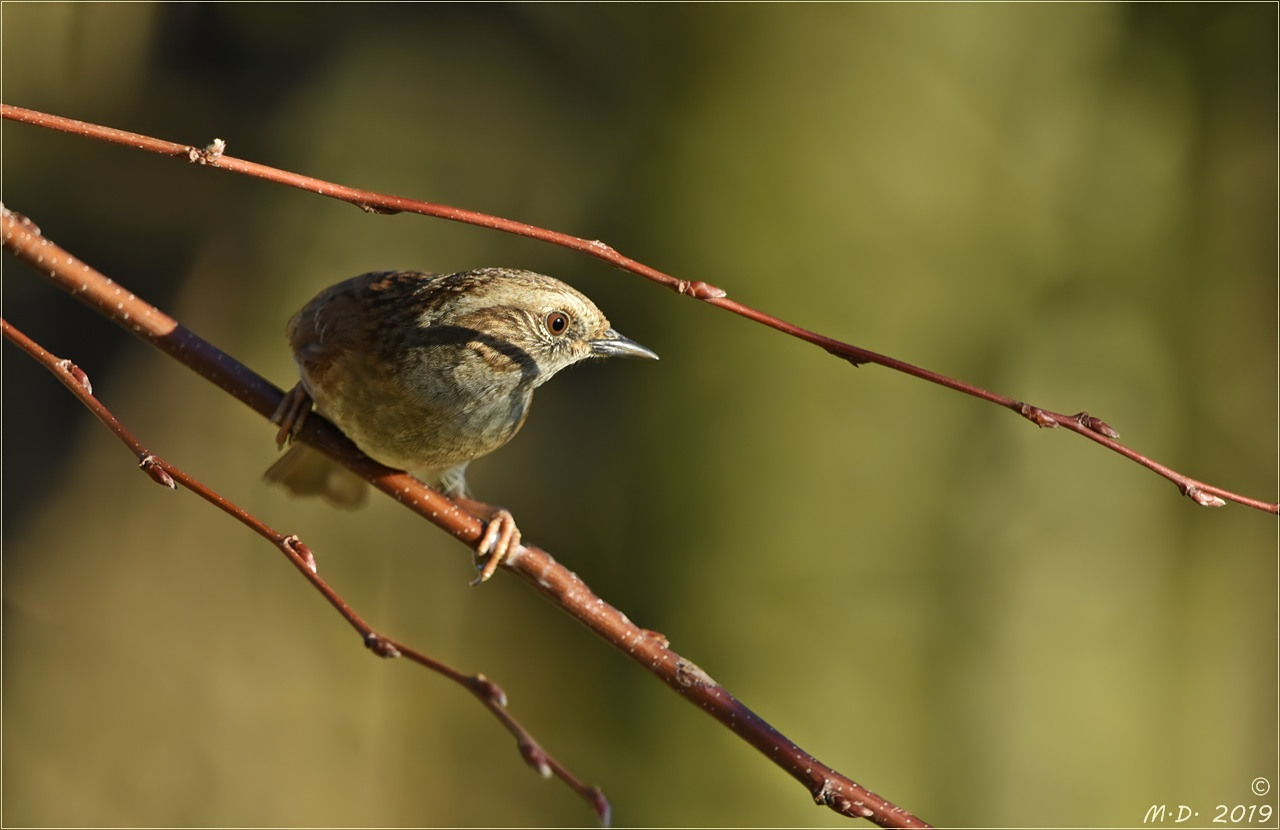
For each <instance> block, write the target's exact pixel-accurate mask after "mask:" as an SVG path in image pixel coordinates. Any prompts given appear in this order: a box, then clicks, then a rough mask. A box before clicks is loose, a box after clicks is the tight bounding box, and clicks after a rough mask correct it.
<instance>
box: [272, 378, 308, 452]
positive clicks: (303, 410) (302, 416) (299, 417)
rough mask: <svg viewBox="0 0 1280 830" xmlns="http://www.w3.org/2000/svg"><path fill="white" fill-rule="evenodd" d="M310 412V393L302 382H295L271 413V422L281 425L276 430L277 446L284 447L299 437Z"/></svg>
mask: <svg viewBox="0 0 1280 830" xmlns="http://www.w3.org/2000/svg"><path fill="white" fill-rule="evenodd" d="M310 412H311V395H310V393H308V392H307V390H306V387H304V386H303V385H302V383H301V382H299V383H296V384H294V387H293V388H292V389H290V390H289V391H288V392H286V393H285V396H284V397H283V398H281V399H280V403H279V404H278V405H277V406H276V411H275V412H273V413H271V423H273V424H279V425H280V429H279V430H278V431H277V432H276V447H283V446H284V445H285V444H287V443H289V442H290V441H292V440H293V439H294V438H297V437H298V433H299V432H301V431H302V425H303V424H305V423H306V422H307V415H308V414H310Z"/></svg>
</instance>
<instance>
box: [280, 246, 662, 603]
mask: <svg viewBox="0 0 1280 830" xmlns="http://www.w3.org/2000/svg"><path fill="white" fill-rule="evenodd" d="M288 337H289V345H290V346H291V347H292V348H293V353H294V359H295V360H296V361H297V364H298V369H299V372H300V374H301V376H302V379H301V380H300V381H299V383H298V384H297V385H296V386H295V387H294V388H293V390H292V391H290V392H289V394H288V395H286V396H285V399H284V400H283V401H282V402H281V404H280V407H279V408H278V409H277V410H276V414H275V415H274V416H273V418H272V420H273V421H274V422H275V423H278V424H279V425H280V432H279V434H278V436H277V440H278V442H279V443H280V444H281V445H283V444H284V443H285V442H286V441H287V440H289V439H290V438H292V437H293V436H295V435H297V433H298V430H299V429H300V428H301V426H302V423H303V421H304V420H305V418H306V415H307V412H308V411H310V409H311V405H312V403H313V402H314V405H315V408H316V410H317V411H318V412H319V413H320V414H321V415H324V416H325V417H326V418H328V419H329V420H330V421H332V422H333V423H334V424H335V425H336V426H337V427H338V428H339V429H340V430H342V432H343V433H344V434H346V436H347V437H348V438H350V439H351V440H352V441H353V442H354V443H355V445H356V446H357V447H359V448H360V449H361V450H362V451H363V452H364V453H365V454H366V455H368V456H369V457H370V458H373V459H374V460H375V461H379V462H381V463H383V464H385V465H387V466H388V467H394V468H396V469H400V470H408V471H410V472H413V473H414V474H415V475H417V476H419V477H420V478H422V479H423V480H424V481H425V482H426V483H428V484H430V485H432V486H435V487H438V488H440V489H441V490H442V491H443V492H444V493H445V494H446V495H449V496H451V497H453V498H454V499H455V500H456V501H458V502H459V503H460V504H462V505H463V506H464V507H466V508H467V509H468V510H471V511H472V512H474V513H476V514H477V515H479V516H481V517H482V518H486V519H488V522H489V523H488V527H487V528H486V529H485V536H484V538H483V539H482V540H481V544H480V545H479V548H478V550H479V553H480V555H481V556H487V561H486V562H485V565H484V569H483V571H482V572H481V574H480V577H479V578H478V579H477V582H482V581H484V580H486V579H488V578H489V576H491V575H492V574H493V572H494V570H495V569H496V568H497V567H498V565H499V564H500V563H501V561H502V559H503V558H504V557H505V556H506V554H507V552H508V551H510V550H513V549H514V548H515V547H516V546H517V545H518V544H519V541H520V531H519V530H518V529H517V528H516V525H515V521H514V519H512V517H511V514H510V513H508V512H507V511H506V510H503V509H501V508H497V507H493V506H491V505H487V504H484V503H483V502H477V501H474V500H472V499H470V498H468V497H467V487H466V478H465V474H466V468H467V464H468V463H469V462H471V461H472V460H473V459H476V458H479V457H480V456H482V455H486V454H488V453H490V452H493V451H494V450H496V449H497V448H498V447H501V446H502V445H503V444H505V443H507V442H508V441H510V440H511V438H512V436H514V435H515V434H516V432H517V431H519V429H520V427H521V425H522V424H524V419H525V417H526V416H527V415H528V414H529V404H530V402H531V401H532V399H533V390H534V389H536V388H538V387H539V386H541V385H542V384H543V383H545V382H547V381H548V380H550V379H551V377H552V376H553V375H555V373H556V372H559V371H560V370H561V369H564V368H566V367H568V366H571V365H573V364H574V363H577V362H578V361H580V360H585V359H587V358H589V357H643V358H651V359H655V360H656V359H657V357H658V356H657V355H656V354H654V353H653V352H652V351H650V350H649V349H646V348H645V347H644V346H641V345H640V344H639V343H636V342H634V341H632V340H629V339H627V338H626V337H623V336H622V335H621V334H618V332H616V331H614V330H613V329H612V328H610V327H609V321H608V320H607V319H605V316H604V314H602V313H601V312H600V310H599V309H598V308H596V306H595V304H594V303H592V302H591V300H589V299H587V298H586V297H584V296H583V295H582V294H580V293H579V292H577V291H575V290H574V289H573V288H570V287H569V286H568V285H565V284H564V283H562V282H560V281H559V280H556V279H552V278H551V277H546V276H543V275H542V274H535V273H533V272H532V271H519V270H514V269H509V268H484V269H480V270H476V271H462V272H460V273H456V274H426V273H421V272H418V271H384V272H376V273H371V274H363V275H361V276H358V277H353V278H352V279H349V280H345V281H343V282H340V283H338V284H337V285H333V286H330V287H329V288H326V289H325V290H324V291H321V292H320V293H319V294H318V295H316V297H315V298H314V299H312V300H311V302H309V303H307V304H306V305H305V306H303V308H302V310H301V311H299V312H298V313H297V314H295V315H294V316H293V319H292V320H290V321H289V326H288ZM266 478H267V480H268V481H271V482H275V483H278V484H281V485H283V486H284V487H285V488H286V489H287V490H288V491H289V492H290V493H292V494H294V495H320V496H323V497H325V498H326V500H328V501H330V502H331V503H333V504H337V505H340V506H344V507H355V506H357V505H359V504H360V503H361V502H362V501H363V500H364V495H365V490H366V487H365V482H364V481H363V480H362V479H360V478H359V477H357V476H356V475H355V474H354V473H352V472H350V471H349V470H347V469H345V468H344V467H341V466H340V465H338V464H337V463H335V462H333V461H331V460H330V459H329V458H327V457H325V456H323V455H321V454H320V453H318V452H316V451H314V450H311V449H309V448H307V447H305V446H303V445H297V446H294V447H293V448H291V449H290V450H289V451H288V452H287V453H285V455H284V456H283V457H281V458H280V460H279V461H277V462H276V463H275V464H273V465H272V466H271V468H270V469H269V470H267V474H266Z"/></svg>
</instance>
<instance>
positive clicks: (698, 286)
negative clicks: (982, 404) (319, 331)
mask: <svg viewBox="0 0 1280 830" xmlns="http://www.w3.org/2000/svg"><path fill="white" fill-rule="evenodd" d="M0 115H3V117H4V118H7V119H10V120H14V121H21V122H24V123H27V124H33V125H36V126H40V127H44V128H46V129H52V130H60V131H62V132H67V133H72V134H75V135H81V136H85V137H88V138H96V139H99V140H101V141H108V142H112V143H115V144H123V145H126V146H129V147H134V148H136V149H139V150H146V151H148V152H152V153H157V154H160V155H164V156H172V157H175V158H185V159H187V160H188V161H190V162H192V163H195V164H201V165H206V166H210V167H217V168H219V169H222V170H228V171H230V172H233V173H240V174H243V175H246V176H252V177H254V178H258V179H265V180H266V181H270V182H275V183H277V184H283V185H288V186H289V187H296V188H298V189H300V190H307V191H310V192H312V193H318V194H319V195H321V196H328V197H330V198H334V199H340V200H342V201H345V202H350V203H351V204H353V205H356V206H357V207H359V208H360V209H361V210H365V211H368V212H371V213H402V212H403V213H418V214H422V215H423V216H434V217H438V218H441V219H449V220H452V221H454V222H463V223H466V224H469V225H479V226H481V227H485V228H492V229H493V230H498V231H502V232H504V233H511V234H516V235H518V236H526V237H529V238H531V239H538V240H541V241H543V242H550V243H551V244H553V245H559V246H561V247H564V248H569V249H571V250H575V251H579V252H581V253H584V254H587V255H589V256H593V257H595V258H596V259H600V260H603V261H604V262H607V263H609V264H610V265H613V266H615V267H617V268H621V269H622V270H624V271H630V272H631V273H633V274H637V275H639V276H642V277H644V278H646V279H649V280H652V281H653V282H656V283H658V284H660V285H664V286H666V287H667V288H670V289H672V290H674V291H676V292H677V293H680V294H686V295H688V296H690V297H693V298H694V299H697V300H702V301H703V302H706V303H709V304H711V305H714V306H718V307H720V308H723V309H725V310H726V311H730V312H733V313H734V314H737V315H740V316H742V317H746V318H747V319H749V320H753V321H755V322H757V323H760V324H761V325H765V326H768V327H770V328H773V329H776V330H778V331H780V332H783V333H784V334H788V335H790V336H792V337H795V338H798V339H800V340H804V341H805V342H808V343H812V344H813V345H815V346H818V347H820V348H822V349H823V350H825V351H827V352H829V353H831V354H832V355H835V356H836V357H839V358H841V359H843V360H846V361H848V362H849V363H851V364H853V365H854V366H858V365H860V364H864V363H877V364H879V365H881V366H884V367H886V368H889V369H893V370H894V371H897V372H903V373H905V374H908V375H911V376H913V377H917V378H920V379H921V380H927V381H929V382H930V383H936V384H938V385H939V386H944V387H946V388H948V389H952V390H954V391H956V392H962V393H964V394H966V395H970V396H972V397H975V398H980V399H982V400H984V401H987V402H989V403H993V404H996V405H998V406H1002V407H1004V408H1006V409H1009V410H1011V411H1013V412H1016V413H1018V414H1019V415H1021V416H1022V417H1024V418H1026V419H1027V420H1029V421H1031V422H1032V423H1033V424H1036V425H1037V426H1039V427H1043V428H1057V427H1063V428H1065V429H1068V430H1070V431H1071V432H1074V433H1076V434H1077V435H1081V436H1083V437H1085V438H1088V439H1089V440H1090V441H1094V442H1095V443H1098V444H1101V445H1102V446H1104V447H1106V448H1107V449H1110V450H1112V451H1114V452H1117V453H1119V454H1120V455H1122V456H1124V457H1125V458H1128V459H1129V460H1130V461H1133V462H1135V463H1137V464H1140V465H1142V466H1143V467H1146V468H1147V469H1149V470H1151V471H1152V472H1154V473H1156V474H1158V475H1160V476H1163V477H1164V478H1166V479H1168V480H1169V481H1171V482H1173V483H1174V484H1175V485H1177V487H1178V489H1179V491H1180V492H1181V493H1182V494H1183V495H1185V496H1187V497H1189V498H1190V499H1191V500H1193V501H1194V502H1196V503H1197V504H1200V505H1203V506H1205V507H1222V506H1224V505H1225V504H1226V502H1228V501H1233V502H1236V503H1238V504H1243V505H1245V506H1247V507H1254V508H1257V509H1258V510H1264V511H1266V512H1268V513H1272V514H1280V503H1277V502H1268V501H1265V500H1263V499H1258V498H1254V497H1252V496H1245V495H1242V494H1240V493H1235V492H1232V491H1230V490H1227V489H1224V488H1222V487H1218V486H1215V485H1212V484H1208V483H1206V482H1203V481H1198V480H1196V479H1194V478H1191V477H1190V476H1187V475H1184V474H1183V473H1179V472H1178V471H1176V470H1174V469H1172V468H1170V467H1168V466H1166V465H1164V464H1161V463H1159V462H1158V461H1155V460H1153V459H1151V458H1149V457H1147V456H1145V455H1143V454H1142V453H1139V452H1137V451H1136V450H1133V449H1130V448H1129V447H1127V446H1125V445H1124V444H1121V443H1120V442H1119V441H1118V440H1116V439H1117V438H1119V433H1117V432H1116V431H1115V430H1114V429H1112V428H1111V427H1110V426H1108V425H1107V424H1106V423H1105V422H1103V421H1102V420H1100V419H1098V418H1095V417H1093V416H1091V415H1089V414H1088V413H1087V412H1079V413H1076V414H1074V415H1065V414H1062V413H1060V412H1052V411H1050V410H1047V409H1043V408H1041V407H1038V406H1033V405H1031V404H1028V403H1024V402H1022V401H1019V400H1016V399H1014V398H1011V397H1008V396H1006V395H1001V394H998V393H996V392H992V391H990V390H987V389H983V388H982V387H980V386H975V385H973V384H970V383H966V382H964V381H961V380H957V379H955V378H952V377H949V376H947V375H943V374H941V373H939V372H934V371H931V370H929V369H925V368H922V367H919V366H915V365H913V364H911V363H907V362H906V361H902V360H898V359H897V358H893V357H889V356H887V355H882V354H878V353H876V352H873V351H870V350H868V349H863V348H861V347H859V346H853V345H850V344H848V343H844V342H841V341H839V340H836V339H833V338H830V337H827V336H825V335H822V334H818V333H817V332H813V331H809V330H808V329H805V328H801V327H800V326H797V325H794V324H793V323H789V322H787V321H785V320H782V319H779V318H778V317H775V316H773V315H771V314H766V313H765V312H763V311H758V310H757V309H754V308H752V307H750V306H748V305H744V304H742V303H739V302H737V301H736V300H731V299H729V297H728V295H727V293H726V292H725V291H724V289H722V288H719V287H717V286H714V285H710V284H708V283H705V282H701V281H694V282H690V281H688V280H682V279H677V278H676V277H673V276H671V275H670V274H666V273H664V272H662V271H659V270H658V269H656V268H652V267H650V266H648V265H645V264H644V263H642V262H639V261H638V260H634V259H632V258H630V257H627V256H624V255H622V254H620V253H619V252H618V251H616V250H614V249H613V248H612V247H610V246H609V245H607V244H605V243H604V242H600V241H598V240H589V239H583V238H581V237H577V236H572V235H570V234H566V233H560V232H558V231H551V230H547V229H545V228H539V227H537V226H535V225H529V224H526V223H524V222H516V221H514V220H511V219H504V218H502V217H498V216H490V215H488V214H484V213H478V212H476V211H471V210H463V209H461V208H455V207H450V206H449V205H441V204H436V203H434V202H424V201H419V200H417V199H406V198H404V197H401V196H391V195H387V194H382V193H374V192H372V191H368V190H361V189H359V188H355V187H347V186H345V185H339V184H334V183H333V182H327V181H324V180H323V179H317V178H313V177H311V176H303V175H300V174H298V173H291V172H289V171H286V170H280V169H277V168H274V167H269V166H267V165H265V164H258V163H256V162H252V161H246V160H244V159H238V158H234V157H232V156H228V155H226V153H225V150H226V142H224V141H223V140H222V139H214V141H213V143H212V144H210V145H209V146H207V147H205V148H203V149H201V148H197V147H192V146H189V145H186V144H177V143H174V142H171V141H164V140H161V139H157V138H152V137H150V136H145V135H140V134H138V133H131V132H126V131H124V130H117V129H114V128H112V127H104V126H100V125H97V124H90V123H87V122H85V121H78V120H76V119H73V118H65V117H63V116H58V115H50V114H48V113H43V112H39V111H37V110H30V109H24V108H22V107H15V106H12V105H10V104H0Z"/></svg>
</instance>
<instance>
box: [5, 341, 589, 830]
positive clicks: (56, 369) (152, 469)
mask: <svg viewBox="0 0 1280 830" xmlns="http://www.w3.org/2000/svg"><path fill="white" fill-rule="evenodd" d="M0 331H2V332H3V334H4V336H5V339H7V340H8V341H9V342H11V343H13V344H14V345H15V346H17V347H18V348H20V349H22V351H24V352H26V353H27V355H28V356H30V357H31V358H33V359H34V360H35V361H36V362H38V363H39V364H40V365H42V366H44V367H45V368H46V369H48V370H49V371H50V372H52V373H53V375H54V377H56V378H57V379H58V380H60V381H62V384H63V386H66V387H67V389H69V390H71V393H72V394H73V395H75V396H76V398H78V399H79V400H80V402H81V403H82V404H84V405H85V406H86V407H87V408H88V409H89V411H90V412H92V413H93V414H94V416H96V417H97V418H98V420H100V421H102V423H104V424H106V426H107V428H108V429H110V430H111V431H112V432H113V433H114V434H115V436H116V437H117V438H119V439H120V440H121V441H122V442H123V443H124V445H125V446H127V447H128V448H129V449H130V450H131V451H132V452H133V454H134V455H135V456H137V458H138V468H139V469H141V470H142V471H143V472H145V473H146V474H147V475H149V476H150V477H151V478H152V480H154V481H155V482H156V483H157V484H160V485H162V486H165V487H168V488H169V489H170V490H176V489H177V487H178V485H179V484H181V485H182V486H183V487H185V488H186V489H188V490H190V491H191V492H193V493H195V494H196V495H197V496H199V497H200V498H202V499H204V500H205V501H207V502H209V503H210V504H212V505H213V506H214V507H217V508H218V509H219V510H222V511H223V512H224V513H226V514H228V515H230V516H232V517H233V518H235V519H236V520H237V521H239V522H240V523H241V524H243V525H245V526H246V527H248V528H249V529H250V530H252V531H253V532H254V533H257V534H258V535H259V536H261V537H262V538H264V539H266V540H267V541H268V542H271V543H272V544H273V545H275V546H276V548H278V549H279V550H280V552H281V553H283V554H284V555H285V557H286V558H288V560H289V562H290V563H291V564H292V565H293V566H294V567H295V568H297V569H298V571H299V572H300V573H301V574H302V575H303V576H304V577H306V579H307V581H308V582H310V583H311V586H312V587H313V588H315V589H316V590H317V591H319V592H320V594H321V596H323V597H324V598H325V599H326V600H328V601H329V604H330V605H332V606H333V607H334V608H335V609H336V610H337V611H338V613H339V614H341V615H342V616H343V618H344V619H346V621H347V622H348V623H349V624H350V625H351V627H352V628H354V629H355V630H356V631H357V632H358V633H359V634H360V638H361V639H362V640H363V641H364V644H365V646H367V647H368V648H369V650H370V651H372V652H373V653H374V654H376V655H378V656H379V657H386V658H391V657H406V658H408V659H409V660H411V661H413V662H415V663H417V664H418V665H420V666H423V667H425V668H427V669H429V670H431V671H433V672H435V673H436V674H439V675H442V676H443V677H445V678H447V679H448V680H451V681H452V682H454V683H456V684H458V685H459V686H461V687H463V688H464V689H466V690H467V691H468V692H470V693H471V694H472V695H474V696H475V697H476V699H477V700H479V701H480V703H481V704H483V705H484V707H485V708H486V709H488V710H489V711H490V712H491V713H492V714H493V716H494V717H496V718H497V719H498V721H499V722H500V723H501V724H502V725H503V726H504V727H506V729H507V731H508V732H510V733H511V735H512V736H513V737H514V738H515V739H516V746H517V747H518V749H519V750H520V755H521V756H522V757H523V758H524V759H525V762H526V763H527V764H529V766H531V767H533V769H534V770H535V771H537V773H538V774H539V775H541V776H542V777H544V778H549V777H550V776H551V775H553V774H554V775H555V776H556V777H557V778H559V779H560V780H561V781H563V782H565V784H567V785H568V786H569V787H570V788H571V789H572V790H573V791H574V792H576V793H577V794H578V795H580V796H581V797H582V798H583V799H584V800H585V801H586V802H587V803H588V804H590V805H591V806H592V808H593V809H594V810H595V811H596V816H597V817H598V818H599V819H600V822H601V824H603V825H604V826H606V827H607V826H609V819H610V813H611V808H610V806H609V800H608V799H607V798H605V796H604V793H603V792H601V791H600V788H598V787H588V786H587V785H586V784H584V783H582V782H581V781H580V780H578V778H577V777H576V776H575V775H573V773H571V772H570V771H569V769H568V768H567V767H565V766H564V765H563V764H561V763H560V762H559V761H558V760H556V759H555V758H554V757H552V756H551V755H550V754H549V753H547V751H546V750H544V749H543V748H542V747H541V745H539V744H538V742H537V741H536V740H534V738H533V735H531V734H530V733H529V731H528V730H527V729H525V728H524V727H523V726H521V725H520V722H519V721H517V720H516V719H515V718H514V717H512V715H511V713H510V712H508V711H507V708H506V707H507V696H506V693H505V692H503V691H502V689H501V688H500V687H499V686H498V685H497V684H496V683H494V682H493V681H492V680H490V679H489V678H487V677H485V676H484V675H483V674H475V675H468V674H464V673H463V672H460V671H458V670H457V669H455V668H453V667H451V666H448V665H446V664H444V663H441V662H439V661H438V660H433V659H432V658H430V657H428V656H427V655H425V654H423V653H421V652H420V651H417V650H416V649H413V648H410V647H409V646H406V645H404V644H403V643H400V642H397V641H396V640H393V639H391V638H389V637H387V636H385V635H383V634H380V633H378V632H377V631H375V630H374V629H373V627H372V626H370V625H369V624H368V623H366V622H365V621H364V620H363V619H362V618H361V617H360V615H359V614H357V613H356V612H355V610H354V609H352V608H351V606H350V605H348V604H347V602H346V600H344V599H343V598H342V597H341V596H339V594H338V592H337V591H335V590H333V588H331V587H329V585H328V583H326V582H325V581H324V580H323V579H321V578H320V577H319V576H318V575H317V574H316V561H315V557H314V556H313V555H312V553H311V550H310V548H308V547H307V545H306V544H305V543H304V542H303V541H302V540H301V539H299V538H298V537H297V536H293V535H285V534H283V533H281V532H280V531H278V530H275V529H274V528H272V527H270V526H269V525H267V524H265V523H264V522H262V521H261V520H260V519H258V518H257V517H256V516H254V515H253V514H252V513H250V512H248V511H247V510H245V509H244V508H243V507H241V506H240V505H238V504H235V503H234V502H232V501H230V500H228V499H226V498H225V497H223V496H221V495H219V494H218V493H217V492H215V491H213V490H212V489H210V488H209V487H208V486H206V485H205V484H203V483H202V482H200V481H199V480H198V479H196V478H194V477H192V476H190V475H188V474H187V473H185V472H183V471H182V470H181V469H179V468H178V467H175V466H174V465H172V464H170V463H169V462H167V461H165V460H164V459H162V458H160V457H158V456H156V455H153V454H152V453H151V452H150V451H149V450H148V449H147V448H146V447H145V446H144V445H143V444H142V442H141V441H139V440H138V439H137V438H136V437H135V436H134V435H133V433H132V432H130V431H129V429H128V428H126V427H125V426H124V424H122V423H120V421H119V420H118V419H117V418H116V417H115V415H113V414H112V413H111V411H110V410H108V409H107V407H106V406H105V405H104V404H103V403H102V401H100V400H98V399H97V398H96V397H94V395H93V385H92V384H91V383H90V382H89V377H88V376H87V375H86V374H85V373H84V371H83V370H82V369H80V367H79V366H76V365H75V364H74V363H72V362H71V361H70V360H60V359H59V358H58V357H56V356H55V355H53V354H50V353H49V352H47V351H45V349H44V348H43V347H41V346H40V344H38V343H36V342H35V341H34V340H32V339H31V338H29V337H27V336H26V335H25V334H23V333H22V332H21V331H19V330H18V329H16V328H14V326H12V325H11V324H10V323H9V321H8V320H5V319H4V318H0Z"/></svg>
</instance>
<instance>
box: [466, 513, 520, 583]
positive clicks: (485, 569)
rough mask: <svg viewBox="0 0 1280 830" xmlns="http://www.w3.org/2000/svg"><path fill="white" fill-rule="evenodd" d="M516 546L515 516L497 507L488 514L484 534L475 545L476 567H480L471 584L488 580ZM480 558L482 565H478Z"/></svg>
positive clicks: (518, 545) (517, 536) (518, 544)
mask: <svg viewBox="0 0 1280 830" xmlns="http://www.w3.org/2000/svg"><path fill="white" fill-rule="evenodd" d="M518 547H520V528H518V527H516V520H515V517H513V516H512V515H511V513H510V512H508V511H507V510H504V509H503V508H501V507H499V508H497V509H496V510H494V511H493V513H492V514H491V515H490V516H489V523H488V525H486V526H485V529H484V536H482V537H480V543H479V544H478V545H476V557H477V559H476V567H478V568H479V569H480V575H479V576H477V577H476V578H475V579H474V580H472V581H471V584H472V585H479V584H481V583H482V582H487V581H489V577H491V576H493V575H494V573H495V572H496V571H497V570H498V566H499V565H501V564H502V563H503V562H504V561H505V560H506V559H507V557H508V556H509V555H510V554H511V553H512V552H513V551H514V550H516V548H518ZM481 559H483V560H484V565H483V566H481V565H480V560H481Z"/></svg>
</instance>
